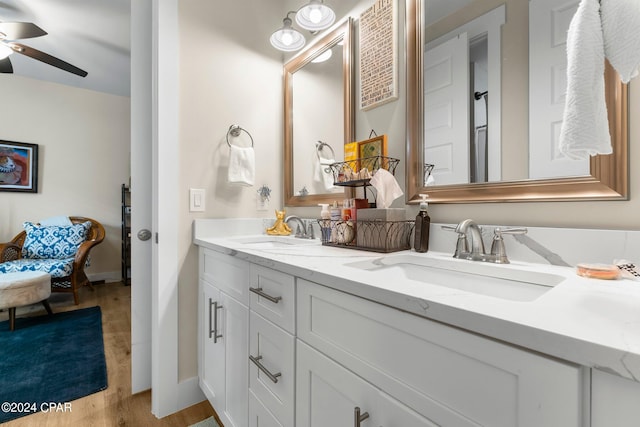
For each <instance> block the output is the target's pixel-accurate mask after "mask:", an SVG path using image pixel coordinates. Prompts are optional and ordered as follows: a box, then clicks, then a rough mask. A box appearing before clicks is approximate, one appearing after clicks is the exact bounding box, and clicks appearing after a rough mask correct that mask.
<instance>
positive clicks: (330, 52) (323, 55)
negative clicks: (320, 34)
mask: <svg viewBox="0 0 640 427" xmlns="http://www.w3.org/2000/svg"><path fill="white" fill-rule="evenodd" d="M332 55H333V49H327V50H325V51H324V52H322V53H321V54H320V55H318V56H317V57H316V58H315V59H313V60H312V61H311V62H313V63H314V64H318V63H320V62H324V61H328V60H329V58H331V56H332Z"/></svg>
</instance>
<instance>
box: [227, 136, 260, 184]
mask: <svg viewBox="0 0 640 427" xmlns="http://www.w3.org/2000/svg"><path fill="white" fill-rule="evenodd" d="M255 164H256V160H255V153H254V151H253V147H238V146H235V145H232V146H231V147H230V153H229V175H228V180H229V184H237V185H244V186H247V187H252V186H253V182H254V177H255Z"/></svg>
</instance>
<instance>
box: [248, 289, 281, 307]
mask: <svg viewBox="0 0 640 427" xmlns="http://www.w3.org/2000/svg"><path fill="white" fill-rule="evenodd" d="M249 290H250V291H251V292H253V293H254V294H257V295H260V296H261V297H262V298H266V299H268V300H269V301H271V302H272V303H274V304H277V303H278V301H280V300H281V299H282V297H272V296H271V295H269V294H266V293H264V291H263V290H262V288H249Z"/></svg>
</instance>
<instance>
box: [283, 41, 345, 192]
mask: <svg viewBox="0 0 640 427" xmlns="http://www.w3.org/2000/svg"><path fill="white" fill-rule="evenodd" d="M342 57H343V45H342V43H341V42H338V43H337V44H335V45H334V46H327V47H326V49H325V50H324V51H322V52H319V54H318V56H316V57H315V58H314V59H313V60H311V61H310V62H308V63H307V64H306V65H305V66H304V67H302V68H300V69H299V70H298V71H296V72H295V73H293V77H292V82H291V83H292V85H293V86H294V87H295V90H294V91H293V102H292V104H293V105H292V108H293V118H294V120H293V141H294V149H293V164H294V165H295V166H294V175H293V190H294V192H295V195H298V196H302V195H304V194H305V193H306V194H308V195H316V194H323V193H338V192H340V193H341V192H344V189H342V188H340V187H334V185H333V173H332V172H331V168H330V167H329V165H330V164H332V163H335V162H341V161H343V160H344V150H343V146H344V142H343V141H344V140H343V138H344V112H343V105H342V102H343V91H344V87H343V84H342Z"/></svg>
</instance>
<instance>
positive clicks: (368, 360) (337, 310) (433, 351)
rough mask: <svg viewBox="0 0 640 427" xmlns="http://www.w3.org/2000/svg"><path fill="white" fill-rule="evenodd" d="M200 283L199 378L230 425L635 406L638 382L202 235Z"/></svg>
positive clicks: (575, 416)
mask: <svg viewBox="0 0 640 427" xmlns="http://www.w3.org/2000/svg"><path fill="white" fill-rule="evenodd" d="M305 277H310V276H305ZM199 286H200V293H199V313H198V316H199V326H198V327H199V340H198V344H199V366H198V367H199V380H200V386H201V388H202V390H203V391H204V393H205V395H206V396H207V398H208V399H209V401H210V402H211V404H212V405H213V407H214V409H215V410H216V412H217V413H218V415H219V416H220V418H221V420H222V422H223V423H224V425H225V427H245V426H250V427H265V426H266V427H325V426H332V427H333V426H336V427H340V426H345V427H346V426H349V427H350V426H357V425H362V427H367V426H376V427H427V426H436V425H439V426H447V427H448V426H456V427H457V426H477V425H487V426H492V427H501V426H506V427H513V426H518V427H539V426H562V427H572V426H575V427H578V426H580V427H582V426H586V425H590V426H591V427H610V426H616V427H627V426H633V425H634V423H635V421H636V420H638V419H640V409H638V405H637V402H638V401H640V383H638V382H635V381H631V380H627V379H624V378H622V377H619V376H617V375H613V374H610V373H608V372H605V371H602V370H598V369H589V368H587V367H582V366H578V365H576V364H572V363H570V362H567V361H563V360H558V359H555V358H551V357H547V356H545V355H543V354H539V353H535V352H531V351H528V350H526V349H523V348H520V347H517V346H513V345H509V344H506V343H504V342H500V341H496V340H493V339H490V338H487V337H484V336H481V335H478V334H474V333H471V332H467V331H465V330H463V329H460V328H456V327H452V326H449V325H446V324H444V323H440V322H436V321H432V320H430V319H427V318H424V317H420V316H416V315H414V314H411V313H407V312H404V311H401V310H398V309H395V308H393V307H390V306H387V305H384V304H380V303H378V302H374V301H371V300H368V299H365V298H362V297H358V296H354V295H351V294H348V293H345V292H342V291H339V290H336V289H333V288H330V287H327V286H324V285H322V284H319V283H314V282H311V281H308V280H305V279H302V278H300V277H294V276H292V275H290V274H286V273H283V272H281V271H277V270H275V269H273V268H267V267H265V266H262V265H256V264H253V263H250V262H247V261H244V260H241V259H239V257H236V256H231V255H224V254H222V253H219V252H215V251H212V250H209V249H206V248H203V247H201V248H200V281H199ZM356 408H359V411H360V418H361V423H360V424H358V421H357V418H358V417H357V414H356ZM365 414H366V415H367V416H366V417H365Z"/></svg>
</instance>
